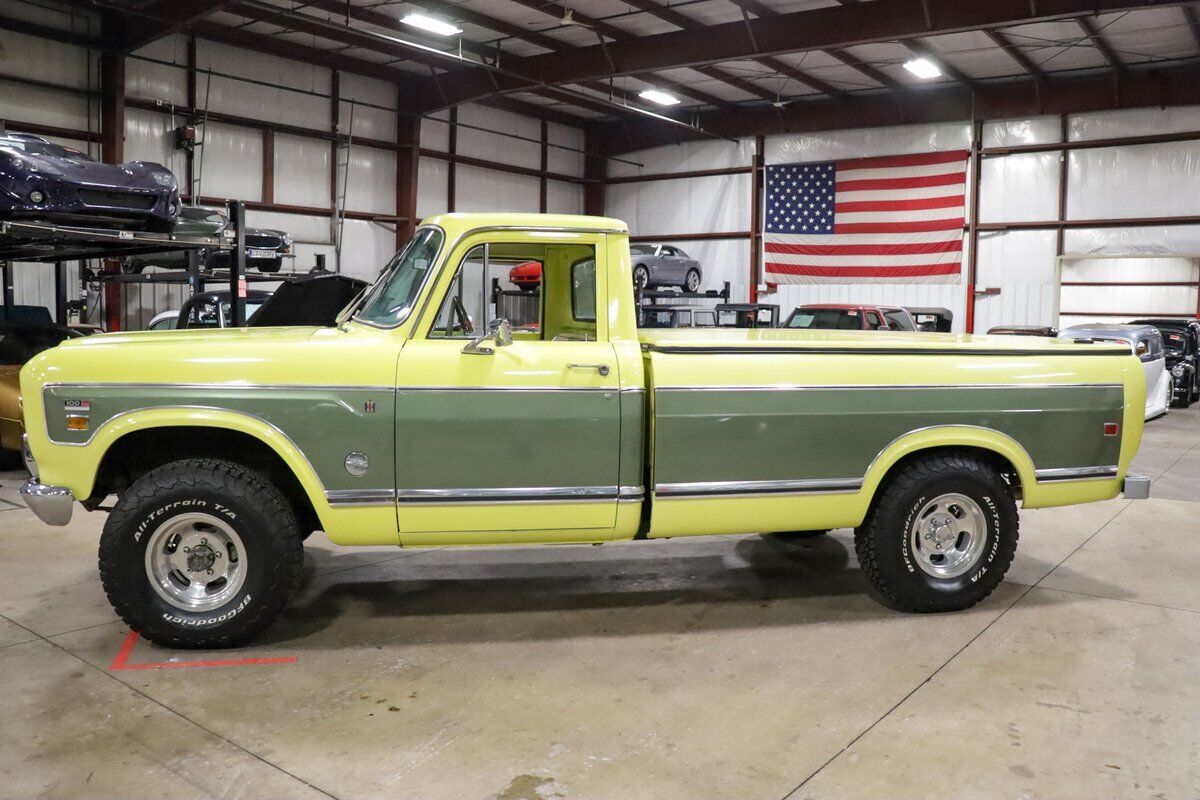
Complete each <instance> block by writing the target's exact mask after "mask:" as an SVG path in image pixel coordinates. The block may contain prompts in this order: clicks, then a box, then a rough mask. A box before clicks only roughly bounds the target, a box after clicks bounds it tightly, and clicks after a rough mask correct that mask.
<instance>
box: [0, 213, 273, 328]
mask: <svg viewBox="0 0 1200 800" xmlns="http://www.w3.org/2000/svg"><path fill="white" fill-rule="evenodd" d="M228 211H229V220H230V227H231V228H232V229H233V231H234V237H233V239H225V238H220V237H213V236H185V235H181V234H173V233H150V232H145V231H124V230H118V229H110V228H83V227H76V226H68V225H56V224H53V223H49V222H35V221H31V222H21V221H0V279H2V292H0V294H2V295H3V301H4V309H5V312H6V315H7V312H8V310H9V309H11V308H12V306H13V305H14V291H13V272H12V262H14V261H18V262H25V261H27V262H35V263H44V264H47V263H48V264H54V305H55V315H54V316H55V321H56V322H57V323H58V324H60V325H65V324H67V319H68V317H67V285H66V283H67V281H66V264H65V262H67V261H79V262H80V279H81V280H83V281H87V280H88V277H89V276H91V278H92V279H98V280H100V281H101V282H113V283H118V284H119V283H137V282H142V283H176V282H178V283H187V284H189V285H190V286H191V287H192V293H193V294H195V293H196V292H198V291H203V290H204V281H205V280H227V281H228V283H229V290H230V294H231V296H232V298H233V302H232V308H231V312H230V314H231V318H232V321H233V322H234V324H235V325H238V326H241V325H244V324H245V321H246V305H245V297H246V295H245V291H246V284H247V283H248V282H254V281H264V280H270V281H279V280H286V276H280V277H265V276H264V277H257V276H246V246H245V228H246V207H245V204H244V203H242V202H241V201H236V200H231V201H230V202H229V206H228ZM180 250H183V251H188V254H189V257H188V263H189V266H188V268H187V269H186V270H173V271H171V272H169V273H158V274H152V275H123V274H114V273H108V272H106V273H101V274H99V275H96V274H94V273H92V272H91V271H90V270H88V269H86V268H85V267H84V266H83V265H84V262H85V261H87V260H89V259H114V258H124V257H126V256H130V255H145V254H150V253H166V252H175V251H180ZM200 250H231V251H232V253H231V255H232V257H231V258H230V260H229V261H230V268H229V269H228V270H219V271H213V272H202V271H201V270H200V268H199V261H198V258H197V253H198V252H199V251H200Z"/></svg>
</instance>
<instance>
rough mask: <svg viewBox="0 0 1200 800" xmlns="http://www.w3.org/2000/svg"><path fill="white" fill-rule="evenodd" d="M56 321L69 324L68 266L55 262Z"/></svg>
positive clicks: (60, 323)
mask: <svg viewBox="0 0 1200 800" xmlns="http://www.w3.org/2000/svg"><path fill="white" fill-rule="evenodd" d="M54 321H55V322H57V323H58V324H59V325H66V324H67V265H66V264H64V263H63V262H61V261H55V262H54Z"/></svg>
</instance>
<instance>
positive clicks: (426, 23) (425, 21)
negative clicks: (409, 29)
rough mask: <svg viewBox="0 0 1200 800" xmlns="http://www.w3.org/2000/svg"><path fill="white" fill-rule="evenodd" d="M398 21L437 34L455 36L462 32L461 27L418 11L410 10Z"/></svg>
mask: <svg viewBox="0 0 1200 800" xmlns="http://www.w3.org/2000/svg"><path fill="white" fill-rule="evenodd" d="M400 21H401V22H403V23H404V24H405V25H412V26H413V27H414V28H420V29H421V30H423V31H429V32H430V33H436V34H437V35H438V36H457V35H458V34H460V33H462V28H456V27H454V26H453V25H451V24H450V23H449V22H446V21H445V20H444V19H438V18H436V17H431V16H429V15H428V14H422V13H421V12H419V11H410V12H409V13H408V14H406V15H405V16H404V17H403V18H402V19H401V20H400Z"/></svg>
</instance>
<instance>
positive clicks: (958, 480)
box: [854, 452, 1018, 613]
mask: <svg viewBox="0 0 1200 800" xmlns="http://www.w3.org/2000/svg"><path fill="white" fill-rule="evenodd" d="M1017 538H1018V521H1017V504H1016V501H1015V500H1014V499H1013V495H1012V492H1011V490H1010V489H1009V486H1008V484H1007V483H1006V482H1005V480H1004V478H1003V477H1002V476H1001V475H1000V473H999V472H998V471H997V470H996V469H995V467H993V466H992V465H991V464H990V463H988V462H987V461H985V460H983V459H980V458H978V457H976V456H974V455H972V454H971V453H967V452H948V453H941V454H936V455H930V456H926V457H924V458H919V459H917V460H915V461H913V462H911V463H910V464H908V465H907V466H905V467H903V468H902V469H901V470H900V472H899V473H898V474H897V475H895V476H894V477H893V478H891V479H890V480H889V481H888V482H887V483H886V484H885V485H884V486H883V487H882V488H881V489H880V495H879V497H878V499H877V501H876V503H875V505H874V507H873V508H872V510H871V512H870V513H869V514H868V516H867V519H866V520H865V521H864V522H863V525H862V527H860V528H858V529H857V530H856V531H855V534H854V546H855V551H856V552H857V553H858V561H859V564H861V565H862V569H863V572H864V573H865V574H866V576H867V580H868V581H869V582H870V586H871V591H872V594H873V595H874V596H875V597H876V599H878V600H879V601H880V602H882V603H883V604H884V605H886V606H888V607H889V608H894V609H896V610H898V611H911V612H917V613H929V612H937V611H959V610H961V609H964V608H970V607H971V606H973V605H975V604H976V603H978V602H979V601H981V600H983V599H984V598H985V597H987V596H988V595H989V594H991V593H992V590H993V589H995V588H996V587H997V586H998V585H999V584H1000V581H1001V580H1002V579H1003V578H1004V573H1005V572H1007V571H1008V567H1009V565H1010V564H1012V559H1013V555H1014V554H1015V553H1016V549H1017Z"/></svg>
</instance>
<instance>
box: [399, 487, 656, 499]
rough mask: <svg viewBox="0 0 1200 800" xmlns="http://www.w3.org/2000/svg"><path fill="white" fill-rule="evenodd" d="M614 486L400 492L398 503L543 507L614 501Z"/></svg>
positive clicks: (618, 492)
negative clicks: (557, 503)
mask: <svg viewBox="0 0 1200 800" xmlns="http://www.w3.org/2000/svg"><path fill="white" fill-rule="evenodd" d="M622 488H628V489H633V488H635V487H618V486H522V487H502V488H479V489H401V490H400V491H398V492H396V500H397V502H400V503H545V502H561V501H568V502H585V503H586V502H602V501H609V502H611V501H613V500H617V499H618V498H619V497H620V496H621V495H620V493H621V489H622Z"/></svg>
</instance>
